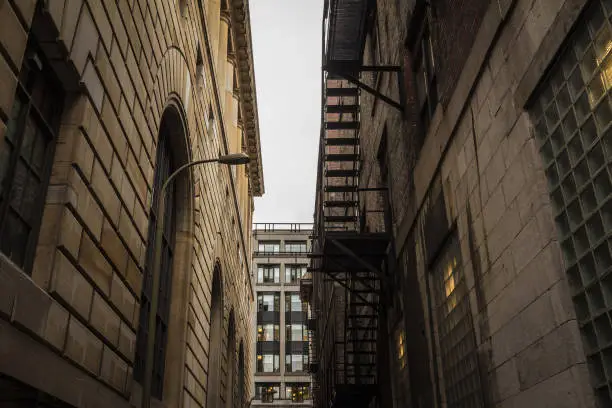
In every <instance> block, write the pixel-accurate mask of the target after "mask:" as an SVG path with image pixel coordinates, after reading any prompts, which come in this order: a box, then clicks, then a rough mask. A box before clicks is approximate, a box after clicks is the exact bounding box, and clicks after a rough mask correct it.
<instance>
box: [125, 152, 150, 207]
mask: <svg viewBox="0 0 612 408" xmlns="http://www.w3.org/2000/svg"><path fill="white" fill-rule="evenodd" d="M125 170H126V172H127V174H128V176H129V177H130V180H132V184H133V185H134V190H135V191H136V197H137V198H138V200H140V202H141V203H144V202H146V197H147V191H148V188H147V183H146V182H145V178H144V175H143V174H142V171H141V169H140V166H139V164H138V161H137V159H136V156H134V155H133V154H132V153H131V152H130V153H129V154H128V161H127V166H126V169H125Z"/></svg>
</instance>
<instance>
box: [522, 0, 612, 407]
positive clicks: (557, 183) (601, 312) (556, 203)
mask: <svg viewBox="0 0 612 408" xmlns="http://www.w3.org/2000/svg"><path fill="white" fill-rule="evenodd" d="M611 19H612V2H610V1H601V0H596V1H592V2H591V4H590V5H589V6H588V8H587V10H586V11H585V13H584V15H583V16H582V17H581V19H580V21H578V23H577V24H576V29H575V31H574V32H573V34H572V35H571V36H570V37H569V38H568V39H567V41H566V43H565V44H564V46H563V49H562V50H561V52H560V56H559V58H558V59H557V61H556V62H555V63H554V65H553V66H552V67H551V70H550V74H548V76H547V77H546V78H545V79H544V80H543V83H542V85H541V87H540V89H539V90H538V92H537V95H536V96H535V98H534V101H533V102H532V105H531V107H530V114H531V117H532V120H533V122H534V123H535V135H536V139H537V141H538V143H539V149H540V154H541V157H542V161H543V164H544V168H545V172H546V177H547V179H548V187H549V191H550V197H551V201H552V204H553V211H554V213H555V221H556V224H557V231H558V234H559V238H560V242H561V249H562V253H563V257H564V261H565V268H566V272H567V275H568V281H569V284H570V288H571V291H572V296H573V300H574V306H575V307H576V314H577V317H578V320H579V322H580V327H581V331H582V335H583V339H584V344H585V350H586V352H587V355H588V360H589V362H590V370H591V374H592V378H593V380H594V381H593V384H594V387H595V391H596V395H597V398H598V399H599V401H600V403H601V404H602V405H601V406H611V404H612V321H611V319H612V273H611V272H612V269H611V268H612V246H611V245H612V244H611V242H610V241H611V240H610V233H611V232H612V195H611V193H612V128H611V126H610V123H611V121H612V100H611V98H612V94H611V92H610V89H612V53H611V52H610V50H611V49H612V25H611V24H610V20H611Z"/></svg>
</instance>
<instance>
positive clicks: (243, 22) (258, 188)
mask: <svg viewBox="0 0 612 408" xmlns="http://www.w3.org/2000/svg"><path fill="white" fill-rule="evenodd" d="M230 8H231V18H232V22H231V30H232V33H233V35H234V45H235V50H234V52H235V58H236V69H237V71H238V82H239V84H240V86H239V89H240V109H241V110H242V121H243V129H244V133H245V139H246V145H247V153H248V155H249V156H250V157H251V162H250V163H249V177H250V179H251V188H252V193H253V195H254V196H258V197H259V196H262V195H263V194H264V191H265V189H264V180H263V166H262V157H261V142H260V138H259V118H258V114H257V95H256V88H255V71H254V65H253V45H252V40H251V25H250V15H249V0H231V7H230Z"/></svg>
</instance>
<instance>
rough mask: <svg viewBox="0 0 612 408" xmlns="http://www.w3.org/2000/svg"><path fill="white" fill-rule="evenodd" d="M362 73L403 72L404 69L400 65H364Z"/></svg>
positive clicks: (360, 69) (361, 69)
mask: <svg viewBox="0 0 612 408" xmlns="http://www.w3.org/2000/svg"><path fill="white" fill-rule="evenodd" d="M359 71H360V72H402V67H400V66H399V65H379V66H373V65H362V66H361V68H359Z"/></svg>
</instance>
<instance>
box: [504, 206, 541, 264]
mask: <svg viewBox="0 0 612 408" xmlns="http://www.w3.org/2000/svg"><path fill="white" fill-rule="evenodd" d="M545 245H546V242H544V241H543V240H542V235H541V234H540V230H539V228H538V222H537V219H536V218H535V217H534V218H532V219H531V220H530V221H529V222H528V223H527V225H525V227H524V228H523V229H522V230H521V232H520V233H519V234H518V236H517V237H516V238H515V239H514V240H513V242H512V245H511V249H512V255H513V256H514V269H515V270H516V271H517V273H520V272H521V271H522V270H523V268H524V267H525V265H527V264H528V263H529V262H530V261H531V260H532V259H533V258H534V257H535V256H536V255H537V254H538V253H539V252H540V251H541V250H542V249H543V248H544V246H545Z"/></svg>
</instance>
